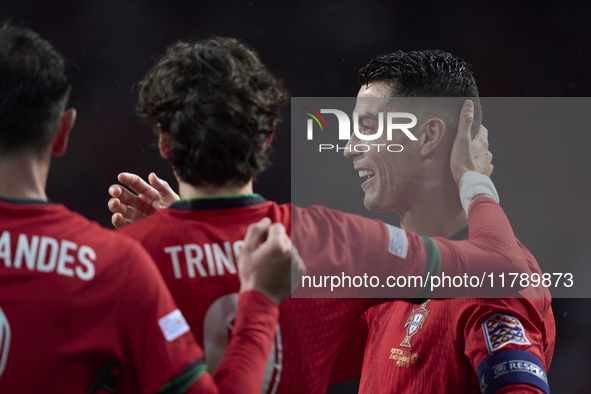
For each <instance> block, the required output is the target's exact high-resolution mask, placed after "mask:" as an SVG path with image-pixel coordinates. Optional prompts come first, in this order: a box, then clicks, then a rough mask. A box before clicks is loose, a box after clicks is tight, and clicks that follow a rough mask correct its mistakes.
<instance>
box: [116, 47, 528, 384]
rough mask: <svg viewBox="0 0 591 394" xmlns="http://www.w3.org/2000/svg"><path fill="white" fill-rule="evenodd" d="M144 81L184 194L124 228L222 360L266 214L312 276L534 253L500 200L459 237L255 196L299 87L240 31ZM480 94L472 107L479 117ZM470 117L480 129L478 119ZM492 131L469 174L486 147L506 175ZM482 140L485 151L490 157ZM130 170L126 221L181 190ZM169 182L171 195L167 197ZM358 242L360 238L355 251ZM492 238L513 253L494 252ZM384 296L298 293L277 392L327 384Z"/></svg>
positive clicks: (283, 339)
mask: <svg viewBox="0 0 591 394" xmlns="http://www.w3.org/2000/svg"><path fill="white" fill-rule="evenodd" d="M140 87H141V89H140V97H139V104H138V107H137V110H138V113H139V114H140V116H142V117H143V118H144V119H145V120H146V121H147V122H148V123H149V124H150V125H151V126H152V127H153V128H154V130H155V131H156V133H157V135H158V138H159V147H160V152H161V154H162V156H163V157H165V158H166V159H167V160H168V161H169V164H170V166H171V168H172V169H173V171H174V173H175V176H176V178H177V180H178V182H179V189H180V196H181V198H182V200H181V201H177V202H174V203H173V204H172V205H171V206H170V208H169V209H160V210H158V212H156V213H155V214H153V215H152V216H151V217H149V218H147V219H143V220H141V221H137V222H136V223H133V224H131V225H128V226H125V227H123V228H122V230H121V231H122V232H123V233H124V234H126V235H129V236H131V237H133V238H135V239H137V240H139V241H140V243H141V244H142V245H143V246H144V247H145V248H146V250H148V252H149V253H150V254H151V255H152V257H153V258H154V259H155V261H156V262H157V264H158V266H159V269H160V271H161V273H162V275H163V277H164V279H165V281H166V283H167V284H168V286H169V288H170V290H171V293H172V294H173V297H174V298H175V301H176V302H177V303H178V305H179V307H180V308H181V310H182V311H183V313H184V314H185V316H186V317H187V321H188V322H189V324H190V326H191V327H192V330H193V331H194V333H195V335H196V338H197V340H198V341H199V343H200V344H201V345H202V346H203V347H204V349H205V353H206V359H207V361H208V364H210V365H212V366H213V367H214V368H215V366H216V364H217V360H219V359H220V357H221V355H222V354H223V353H224V351H225V348H226V345H227V343H228V341H229V338H230V337H231V330H232V321H233V318H234V314H235V304H236V291H237V289H238V282H237V279H236V267H235V264H234V262H235V261H236V259H237V258H238V256H239V254H240V240H241V239H242V238H243V236H244V231H245V229H246V226H247V225H248V224H249V223H251V222H253V221H256V220H259V219H260V218H262V217H269V218H271V219H272V220H273V221H274V222H280V223H284V224H285V225H286V227H289V225H290V224H291V223H293V224H294V225H293V226H292V228H291V232H289V230H288V232H289V233H290V235H291V237H292V240H293V242H294V244H295V245H296V246H297V245H301V248H300V253H301V254H302V257H303V259H304V261H305V262H306V265H307V267H308V270H309V272H310V273H311V272H314V270H315V269H321V268H322V264H331V263H338V264H340V265H341V266H343V267H347V268H350V271H349V272H353V273H363V271H364V268H366V267H367V264H373V265H378V266H380V265H381V267H382V268H383V270H384V272H389V273H390V274H407V275H409V274H414V275H420V276H423V275H424V274H425V273H426V264H425V260H426V258H427V257H428V256H431V251H432V250H434V249H435V248H437V250H440V253H441V256H442V257H441V261H440V263H441V264H442V265H443V268H442V269H443V270H445V271H446V272H456V273H457V272H462V273H463V272H464V271H463V269H464V267H465V266H464V265H463V264H464V263H465V262H466V261H468V260H470V259H471V258H472V259H474V258H475V257H476V256H480V257H483V256H488V257H484V260H487V261H491V260H490V259H495V257H498V256H499V255H502V254H503V253H508V255H507V256H510V258H509V259H505V258H502V259H500V260H494V261H496V262H497V263H498V264H500V265H504V267H503V269H504V268H508V267H513V266H511V265H507V262H510V261H514V262H516V261H519V260H521V255H520V254H519V253H517V254H515V253H514V252H515V250H514V249H515V248H512V247H511V246H510V244H511V242H512V241H513V240H514V236H513V235H512V230H511V228H510V225H509V223H508V222H507V221H506V218H505V216H504V214H503V213H502V210H501V209H500V207H499V206H498V205H497V204H496V203H495V202H493V201H492V200H490V199H486V198H484V199H478V200H476V202H474V203H473V204H472V207H471V216H470V219H471V224H473V226H475V227H477V228H478V229H479V230H480V231H478V232H477V233H478V234H477V236H476V237H475V238H474V239H473V240H471V241H469V242H464V243H454V242H450V241H448V240H445V239H431V238H428V237H425V238H423V237H420V236H418V235H416V234H413V233H411V232H403V231H402V230H401V232H396V229H395V228H394V227H392V226H390V227H388V226H387V225H385V224H384V223H382V222H379V221H375V220H369V219H365V218H362V217H359V216H356V215H350V214H345V213H342V212H338V211H333V210H330V209H327V208H323V207H309V208H306V209H302V208H299V207H295V206H291V205H290V204H285V205H278V204H276V203H274V202H271V201H267V200H265V199H264V198H263V197H261V196H259V195H257V194H252V193H253V187H252V182H253V178H254V176H255V175H256V174H257V173H259V172H260V171H262V170H263V169H264V167H265V164H266V161H267V154H268V147H269V145H270V143H271V139H272V137H273V132H274V129H275V125H276V123H277V121H278V120H279V111H280V108H281V107H282V106H283V105H284V104H285V103H286V102H287V100H288V95H287V93H286V92H285V90H284V88H283V86H282V83H281V82H280V81H278V80H277V79H276V78H275V77H274V76H273V75H272V74H271V73H270V72H269V71H268V70H267V69H266V67H265V66H264V65H263V64H262V63H261V62H260V60H259V58H258V56H257V55H256V54H255V53H254V52H253V51H251V50H250V49H248V48H246V47H245V46H244V45H242V44H240V43H239V42H238V41H236V40H233V39H225V38H213V39H208V40H203V41H200V42H195V43H188V42H178V43H176V44H174V45H173V46H171V47H170V48H169V49H168V50H167V52H166V54H165V55H164V56H163V57H162V58H161V59H160V60H159V61H158V62H157V63H156V65H155V66H154V67H153V68H152V69H151V70H150V71H148V73H147V74H146V76H145V78H144V80H143V81H142V82H141V83H140ZM470 103H471V102H469V101H468V104H467V106H466V107H465V112H466V114H467V116H468V118H469V115H470V114H471V110H470V108H471V107H470V105H469V104H470ZM460 108H461V106H460V107H458V111H459V110H460ZM466 123H467V124H468V126H467V127H468V128H469V127H470V124H471V121H468V122H466ZM463 126H464V127H466V125H463ZM482 136H483V135H481V137H482ZM485 139H486V138H485V137H484V138H482V139H481V138H478V139H475V140H474V141H470V139H469V138H467V140H463V142H464V144H463V145H462V144H460V145H462V146H463V147H464V148H465V149H464V150H463V151H462V149H459V150H458V152H456V153H457V155H456V156H458V158H459V157H462V158H464V159H466V158H467V159H468V161H469V164H467V165H463V164H462V165H458V166H456V167H455V170H454V174H456V175H457V178H458V181H459V179H460V178H461V176H462V175H463V174H464V173H465V172H466V170H467V169H475V168H476V164H475V163H473V162H472V158H473V157H474V156H479V157H480V158H481V160H482V163H481V164H482V167H478V168H479V169H481V172H483V173H485V174H490V172H491V171H492V167H491V166H490V157H489V156H487V155H485V154H484V153H486V152H487V148H486V144H485ZM483 140H484V141H483ZM471 149H481V150H480V151H479V154H476V153H475V152H473V151H471ZM462 153H463V154H462ZM472 154H473V155H472ZM458 162H461V160H458ZM448 168H449V163H448ZM448 171H449V169H448ZM119 180H120V181H121V182H122V183H126V184H128V185H130V186H131V187H132V188H134V189H135V190H136V191H138V192H139V193H140V194H139V196H138V197H134V196H133V195H132V194H131V193H130V192H128V191H125V190H124V189H123V188H121V187H119V186H117V185H114V186H112V187H111V188H110V193H111V194H112V195H113V196H114V198H113V199H112V200H111V201H110V202H109V207H110V209H111V210H112V211H113V212H115V214H114V216H113V222H114V224H116V226H119V227H121V226H122V225H123V224H127V223H129V222H133V221H136V220H137V219H138V218H141V217H143V216H145V214H149V213H152V212H153V211H155V210H157V208H161V207H163V206H166V205H168V203H169V202H170V201H171V200H172V201H174V200H175V199H174V196H173V198H170V200H169V197H171V194H170V190H169V189H167V187H166V185H164V184H162V183H161V182H160V181H159V180H158V179H157V178H156V177H155V175H151V176H150V182H151V183H152V185H153V186H155V189H151V188H150V187H149V185H147V184H146V183H144V182H143V181H141V180H140V179H139V178H138V177H137V176H134V175H130V174H121V175H120V177H119ZM158 190H160V191H166V190H168V191H169V192H168V193H169V194H166V195H160V194H159V193H158ZM456 192H457V188H456ZM389 228H391V229H392V233H396V234H401V233H402V234H404V235H397V236H400V237H404V239H403V240H402V244H404V246H405V247H406V248H403V249H405V250H407V252H404V253H402V252H401V251H395V250H394V251H393V250H389V248H388V245H389V241H390V239H391V236H390V231H389ZM335 232H338V234H339V236H338V237H336V236H334V234H335ZM494 234H498V235H499V236H500V238H498V237H495V236H493V235H494ZM351 239H355V240H357V241H358V242H357V243H358V244H359V245H360V247H359V248H353V247H351V243H350V242H348V241H349V240H351ZM498 241H501V242H498ZM506 241H509V243H505V242H506ZM491 242H492V243H495V244H496V245H497V246H498V247H499V248H500V249H498V250H495V249H496V247H492V248H491V247H490V246H491ZM501 249H502V250H503V252H501V253H498V252H499V251H500V250H501ZM514 259H515V260H514ZM435 260H436V259H435ZM364 264H365V266H364ZM434 265H435V266H438V264H434ZM319 267H320V268H319ZM489 268H490V267H489ZM516 269H518V270H519V269H521V268H516ZM429 272H430V271H429ZM479 272H480V273H482V270H481V271H479ZM196 300H199V302H198V303H197V302H196ZM375 302H376V301H375V300H367V299H296V298H291V299H288V300H287V301H286V302H284V303H283V304H282V305H281V307H280V309H281V314H280V321H279V325H278V327H277V339H276V343H275V345H274V347H273V351H272V354H271V358H270V360H269V364H268V369H267V375H266V380H265V387H264V390H263V392H265V393H322V392H324V391H325V390H326V386H327V381H328V377H329V372H330V366H331V365H332V362H333V361H334V358H335V356H336V352H337V350H338V348H339V346H340V344H341V342H342V340H343V339H344V337H345V336H346V334H347V332H348V331H349V329H350V327H351V326H352V325H353V324H354V323H355V321H356V320H357V319H358V317H359V316H360V314H361V313H362V312H363V311H364V310H365V309H367V308H368V307H369V306H371V305H372V304H373V303H375Z"/></svg>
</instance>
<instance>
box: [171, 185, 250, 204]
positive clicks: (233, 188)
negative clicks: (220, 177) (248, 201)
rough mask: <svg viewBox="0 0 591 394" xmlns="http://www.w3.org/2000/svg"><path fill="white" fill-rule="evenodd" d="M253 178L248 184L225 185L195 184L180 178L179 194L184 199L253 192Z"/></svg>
mask: <svg viewBox="0 0 591 394" xmlns="http://www.w3.org/2000/svg"><path fill="white" fill-rule="evenodd" d="M252 192H253V189H252V180H250V181H249V182H248V183H246V184H235V183H229V184H226V185H223V186H211V185H208V186H198V187H196V186H193V185H190V184H188V183H186V182H182V181H180V180H179V195H180V197H181V199H183V200H190V199H193V198H201V197H216V196H224V197H227V196H235V195H240V194H252Z"/></svg>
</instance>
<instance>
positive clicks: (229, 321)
mask: <svg viewBox="0 0 591 394" xmlns="http://www.w3.org/2000/svg"><path fill="white" fill-rule="evenodd" d="M237 309H238V293H232V294H226V295H225V296H222V297H220V298H218V299H217V300H215V301H214V302H213V303H212V304H211V305H210V307H209V309H207V313H206V314H205V319H204V320H203V350H204V351H205V361H206V362H207V366H208V369H209V372H210V373H212V374H213V373H215V371H216V369H217V368H218V366H219V365H220V362H221V361H222V357H223V356H224V353H225V352H226V349H227V348H228V341H229V339H230V335H231V333H232V331H233V330H234V319H235V318H236V310H237ZM282 364H283V348H282V345H281V330H280V328H279V324H277V335H276V337H275V342H274V343H273V346H272V347H271V354H270V355H269V361H268V362H267V370H266V372H265V382H264V384H263V391H262V392H263V394H275V392H276V391H277V385H278V384H279V378H280V377H281V369H282Z"/></svg>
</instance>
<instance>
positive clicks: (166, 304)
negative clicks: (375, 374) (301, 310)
mask: <svg viewBox="0 0 591 394" xmlns="http://www.w3.org/2000/svg"><path fill="white" fill-rule="evenodd" d="M240 304H241V314H239V317H238V318H237V321H236V326H237V327H236V332H237V333H236V335H235V336H236V337H237V339H236V340H235V341H234V343H232V345H231V346H230V348H229V350H228V353H229V357H227V358H226V359H224V363H223V364H222V365H221V366H220V368H219V369H218V374H217V375H216V376H215V383H214V381H213V379H212V378H211V376H209V375H208V374H207V373H206V372H205V369H206V366H205V364H204V360H203V351H202V349H201V348H199V346H198V345H197V343H196V342H195V339H194V337H193V335H192V333H191V332H190V328H189V326H188V325H187V323H186V321H185V319H184V317H183V315H182V314H181V312H180V311H179V310H178V308H177V306H176V304H175V303H174V301H173V299H172V297H171V295H170V292H169V291H168V289H167V287H166V285H165V283H164V281H163V280H162V277H161V276H160V274H159V272H158V270H157V268H156V266H155V264H154V262H153V261H152V259H151V258H150V256H149V255H148V254H147V253H146V251H145V250H144V249H143V248H142V247H141V246H140V245H139V244H138V243H137V242H136V241H134V240H132V239H130V238H128V237H125V236H122V235H121V234H120V233H115V232H113V231H109V230H106V229H103V228H101V227H100V226H99V225H98V224H96V223H92V222H90V221H88V220H87V219H85V218H84V217H82V216H80V215H78V214H75V213H73V212H71V211H69V210H68V209H67V208H66V207H64V206H62V205H58V204H53V203H44V202H40V201H26V200H16V199H0V392H2V393H41V392H43V393H83V392H94V391H95V390H99V391H100V390H106V391H110V392H111V391H112V390H113V389H115V388H116V389H117V390H118V392H124V393H140V392H141V393H155V392H157V391H159V390H161V391H160V392H163V393H164V392H166V393H176V392H179V391H184V390H186V389H187V388H188V387H189V386H191V388H190V389H189V391H187V392H192V393H195V392H200V393H205V392H207V393H214V392H217V391H218V388H220V389H221V388H232V389H235V390H238V391H239V392H250V393H252V392H259V391H260V387H261V385H262V376H263V372H264V366H265V361H266V358H267V355H268V351H269V348H270V346H271V342H272V340H273V337H274V332H275V326H276V323H277V318H278V317H277V315H278V308H277V307H276V306H274V305H273V304H272V302H271V301H270V300H269V299H268V297H266V296H264V295H262V294H260V293H257V292H247V293H244V294H243V295H241V297H240ZM239 353H241V354H239ZM245 361H246V362H245ZM115 370H116V371H117V372H118V375H119V376H115V375H114V371H115ZM195 381H196V383H194V382H195Z"/></svg>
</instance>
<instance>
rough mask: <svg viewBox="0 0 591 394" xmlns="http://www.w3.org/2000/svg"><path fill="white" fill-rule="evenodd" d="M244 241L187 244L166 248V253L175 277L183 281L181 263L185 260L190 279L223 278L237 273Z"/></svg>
mask: <svg viewBox="0 0 591 394" xmlns="http://www.w3.org/2000/svg"><path fill="white" fill-rule="evenodd" d="M243 243H244V242H243V241H236V242H234V243H231V242H230V241H225V242H224V244H223V245H220V244H217V243H215V242H214V243H211V244H204V245H202V246H201V245H197V244H185V245H177V246H169V247H166V248H164V253H166V254H168V255H170V259H171V262H172V269H173V271H174V277H175V278H176V279H181V278H182V277H183V273H182V271H181V261H182V260H183V259H184V262H185V265H186V267H187V273H186V275H188V276H189V278H195V277H196V275H197V274H199V276H200V277H202V278H206V277H208V276H216V275H217V276H221V275H225V274H226V272H228V273H230V274H235V273H236V264H235V262H236V261H238V259H239V258H240V246H241V245H242V244H243Z"/></svg>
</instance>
